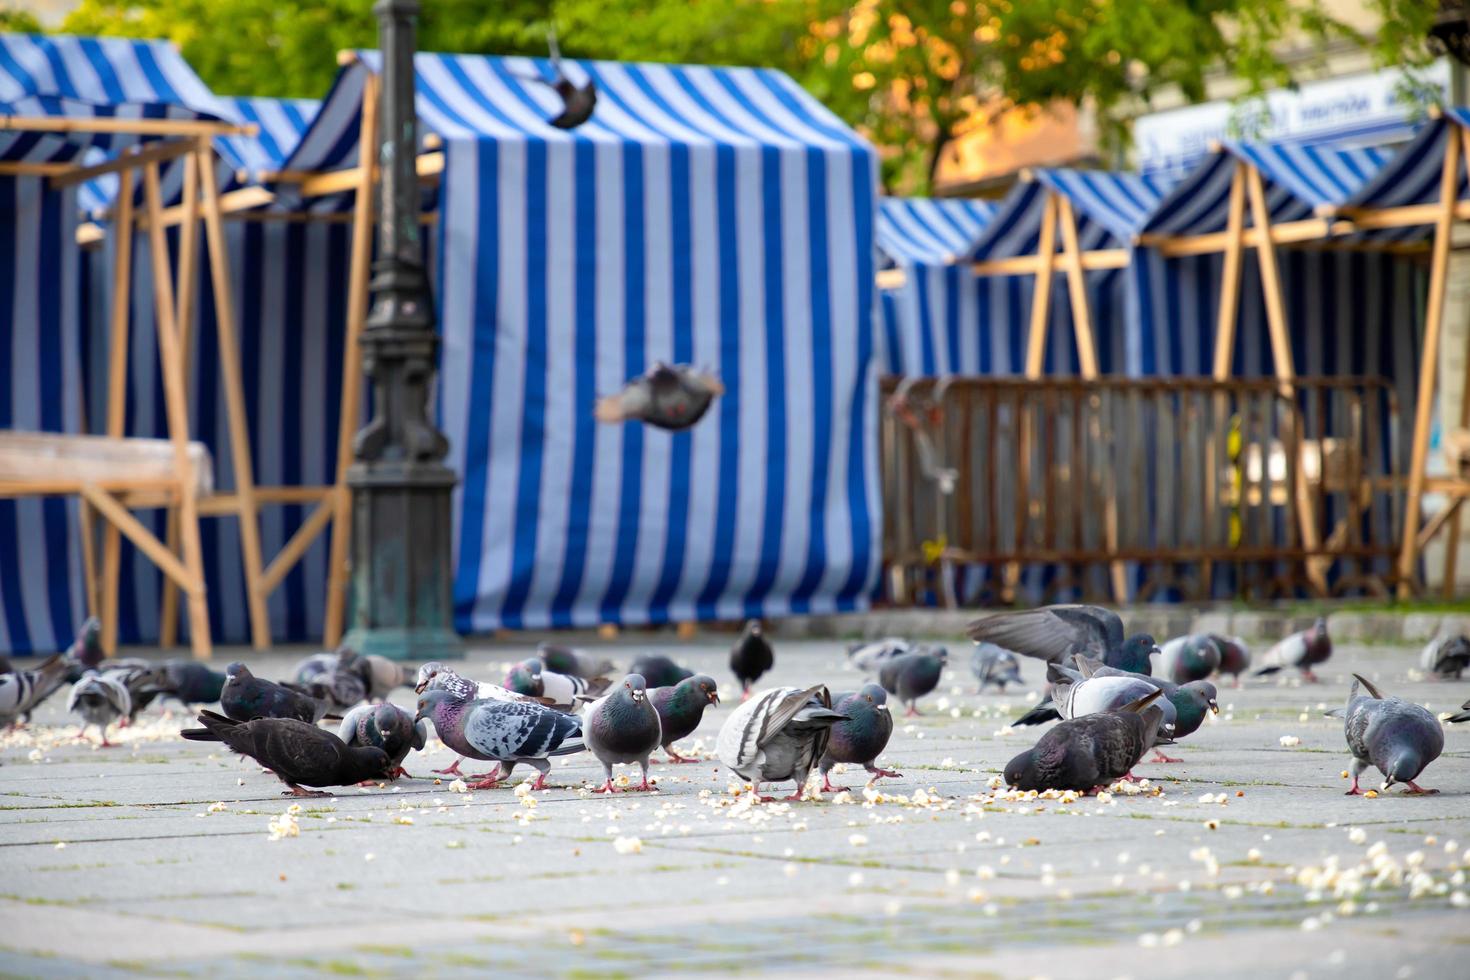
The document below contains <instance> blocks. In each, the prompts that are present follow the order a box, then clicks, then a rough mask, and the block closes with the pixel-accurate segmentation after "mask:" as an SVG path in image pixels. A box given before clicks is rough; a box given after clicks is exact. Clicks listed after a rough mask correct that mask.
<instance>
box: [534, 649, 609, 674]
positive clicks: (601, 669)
mask: <svg viewBox="0 0 1470 980" xmlns="http://www.w3.org/2000/svg"><path fill="white" fill-rule="evenodd" d="M536 656H538V657H540V658H541V662H542V663H543V664H545V665H546V666H547V667H548V668H549V669H551V670H554V671H556V672H557V673H558V674H571V675H572V676H573V677H580V678H582V679H583V680H585V681H591V680H596V679H597V678H599V677H607V676H609V675H612V674H616V673H617V667H616V666H614V665H613V662H612V661H611V660H609V659H607V658H606V657H598V656H594V655H593V654H590V653H587V652H586V651H585V650H578V649H575V648H574V647H564V646H559V645H557V644H555V643H541V644H538V645H537V647H536Z"/></svg>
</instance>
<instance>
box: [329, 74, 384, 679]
mask: <svg viewBox="0 0 1470 980" xmlns="http://www.w3.org/2000/svg"><path fill="white" fill-rule="evenodd" d="M364 86H365V87H364V89H363V98H362V107H363V113H362V120H361V122H360V124H359V125H360V134H359V136H358V141H357V145H358V146H360V147H362V146H377V145H378V111H377V109H378V76H377V75H374V74H372V73H371V72H369V73H368V76H367V79H366V81H365V83H364ZM361 155H362V157H363V158H364V160H363V163H364V165H363V166H361V167H359V168H358V171H359V177H358V184H357V200H356V201H355V202H354V204H353V209H352V258H351V263H350V266H349V271H348V281H347V336H346V338H345V341H344V343H343V345H342V407H341V414H340V417H339V419H340V420H339V423H338V426H337V476H336V484H335V488H334V490H335V497H334V499H333V502H332V507H333V512H332V546H331V551H330V556H329V557H328V559H327V610H326V619H325V624H324V625H325V629H324V630H323V634H324V635H323V637H322V642H323V644H324V645H325V646H326V647H327V649H329V650H330V649H332V648H334V647H336V646H337V644H338V643H340V642H342V631H343V628H344V626H345V625H346V619H347V579H348V566H347V563H348V546H349V545H350V543H351V540H352V491H351V490H350V489H349V488H348V486H347V468H348V467H349V466H351V465H352V440H353V439H354V438H355V437H356V435H357V427H358V423H359V421H360V419H359V413H360V409H361V405H362V351H361V348H360V344H359V340H360V339H361V337H362V329H363V324H365V323H366V322H367V311H368V279H369V277H370V275H371V273H372V269H371V265H372V257H373V188H374V186H375V180H376V170H377V164H376V161H374V160H371V159H370V157H371V154H361Z"/></svg>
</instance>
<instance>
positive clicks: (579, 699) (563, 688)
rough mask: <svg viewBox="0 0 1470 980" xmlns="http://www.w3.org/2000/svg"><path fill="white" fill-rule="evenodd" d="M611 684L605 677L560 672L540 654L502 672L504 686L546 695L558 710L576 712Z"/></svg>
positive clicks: (551, 705)
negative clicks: (541, 657)
mask: <svg viewBox="0 0 1470 980" xmlns="http://www.w3.org/2000/svg"><path fill="white" fill-rule="evenodd" d="M611 687H612V681H611V680H610V679H609V678H606V677H597V678H593V679H592V680H587V679H586V678H582V677H578V676H576V675H575V674H559V673H557V672H556V671H554V670H551V669H550V668H548V667H547V666H546V665H545V664H543V663H542V662H541V660H540V658H539V657H532V658H530V659H529V660H522V661H521V662H520V663H518V664H512V665H511V668H510V670H508V671H506V674H505V689H506V690H507V691H511V692H514V693H516V694H524V695H525V696H527V697H532V698H545V699H546V700H547V701H548V702H549V703H550V707H553V708H555V709H556V710H557V711H570V712H574V713H575V712H577V711H579V710H580V709H581V707H582V705H584V704H586V703H587V702H588V701H591V700H593V699H595V698H598V697H600V696H602V694H603V693H604V692H605V691H607V690H608V689H609V688H611Z"/></svg>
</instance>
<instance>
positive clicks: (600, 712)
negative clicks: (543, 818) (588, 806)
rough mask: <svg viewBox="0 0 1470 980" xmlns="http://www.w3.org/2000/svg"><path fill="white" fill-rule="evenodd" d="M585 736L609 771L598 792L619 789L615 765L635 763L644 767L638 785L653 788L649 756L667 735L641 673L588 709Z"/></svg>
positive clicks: (612, 791)
mask: <svg viewBox="0 0 1470 980" xmlns="http://www.w3.org/2000/svg"><path fill="white" fill-rule="evenodd" d="M582 735H583V738H584V739H585V740H586V742H587V747H588V748H589V749H591V750H592V754H593V755H595V756H597V758H598V761H600V762H601V763H602V770H603V772H604V773H606V774H607V779H606V780H605V781H604V782H603V784H602V785H601V786H600V787H598V789H597V792H599V793H616V792H619V790H618V788H617V787H616V786H614V785H613V778H612V771H613V766H615V765H619V764H622V765H627V764H629V763H633V762H636V763H638V767H639V768H640V769H642V770H643V782H641V783H639V784H638V788H639V789H641V790H651V789H653V788H654V787H653V786H652V785H651V784H650V783H649V782H648V756H649V755H650V754H651V753H652V752H653V750H654V749H656V748H658V747H659V746H660V745H662V744H663V741H664V734H663V726H662V724H661V723H660V721H659V714H658V709H657V708H655V707H654V706H653V703H652V702H651V701H649V699H648V689H647V687H646V685H645V684H644V681H643V677H642V676H641V675H639V674H629V675H628V676H627V677H624V678H623V679H622V681H621V682H620V683H619V684H617V685H615V686H614V687H613V689H612V690H611V691H610V692H608V693H607V694H605V695H603V696H602V697H601V698H599V699H598V700H597V701H596V702H594V703H593V705H592V707H591V708H588V709H587V722H586V724H585V725H584V726H583V728H582Z"/></svg>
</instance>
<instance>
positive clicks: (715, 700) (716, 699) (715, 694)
mask: <svg viewBox="0 0 1470 980" xmlns="http://www.w3.org/2000/svg"><path fill="white" fill-rule="evenodd" d="M709 703H710V704H719V703H720V692H719V691H710V692H709Z"/></svg>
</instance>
